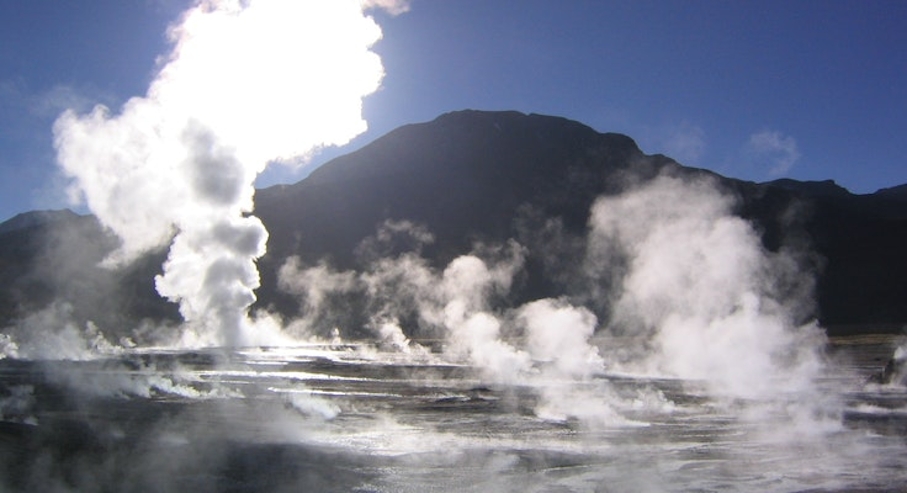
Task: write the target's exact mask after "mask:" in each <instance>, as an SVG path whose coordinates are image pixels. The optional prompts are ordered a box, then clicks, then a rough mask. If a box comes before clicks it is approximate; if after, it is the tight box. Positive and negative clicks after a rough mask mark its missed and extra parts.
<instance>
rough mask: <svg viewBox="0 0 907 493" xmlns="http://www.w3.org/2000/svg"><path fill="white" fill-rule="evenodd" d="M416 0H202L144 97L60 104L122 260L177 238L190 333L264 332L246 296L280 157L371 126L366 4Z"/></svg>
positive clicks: (178, 30) (174, 249) (67, 157)
mask: <svg viewBox="0 0 907 493" xmlns="http://www.w3.org/2000/svg"><path fill="white" fill-rule="evenodd" d="M374 6H379V7H384V8H387V9H388V10H390V11H392V12H401V11H403V10H405V3H400V2H380V3H379V4H375V3H374V2H364V3H359V2H355V1H345V2H343V1H334V0H318V1H306V2H298V1H295V0H270V1H264V0H252V1H248V2H241V1H239V0H204V1H199V2H198V4H197V5H196V6H195V7H193V8H191V9H190V10H188V11H187V12H185V13H184V14H183V16H182V18H181V20H180V21H179V23H178V24H176V25H174V26H172V27H171V28H170V30H169V35H170V39H171V41H172V44H173V48H172V51H171V52H170V53H169V54H168V55H167V56H166V57H164V58H162V61H161V68H160V70H159V71H158V73H157V76H156V78H155V79H154V81H153V82H152V83H151V85H150V87H149V89H148V92H147V94H146V95H145V96H144V97H135V98H132V99H130V100H129V101H127V102H126V103H125V104H124V105H123V107H122V109H121V110H120V111H119V112H118V113H116V114H113V113H111V111H110V110H109V109H108V108H106V107H104V106H97V107H95V108H94V110H93V111H91V112H90V113H89V114H87V115H79V114H76V113H75V112H74V111H71V110H70V111H67V112H65V113H63V114H62V115H61V116H60V117H59V118H58V120H57V122H56V123H55V126H54V133H55V145H56V148H57V152H58V161H59V163H60V166H61V167H62V169H63V170H64V172H65V173H66V174H67V175H68V176H70V177H72V179H73V188H72V192H73V195H74V197H76V198H84V200H85V201H86V203H87V205H88V206H89V207H90V209H91V210H92V211H93V212H94V213H95V214H96V215H97V217H98V218H99V219H100V221H101V222H102V223H103V224H104V225H105V226H107V227H109V228H110V229H112V230H113V231H114V232H115V233H116V234H117V235H118V236H119V237H120V238H121V239H122V245H121V248H120V249H119V250H118V251H117V253H116V254H114V255H113V256H112V257H111V258H109V259H108V263H110V264H112V265H117V264H120V263H123V262H127V261H129V260H131V259H134V258H135V257H137V256H138V255H139V254H141V253H143V252H146V251H148V250H150V249H152V248H155V247H159V246H161V245H165V244H167V243H168V242H170V241H171V240H172V244H171V247H170V252H169V258H168V260H167V262H166V264H165V266H164V273H163V275H161V276H159V277H158V279H157V289H158V292H159V293H160V294H161V295H163V296H166V297H167V298H169V299H171V300H173V301H176V302H179V304H180V311H181V313H182V315H183V317H184V318H185V320H186V322H187V326H188V327H187V329H191V330H187V331H186V337H185V339H184V341H183V342H184V343H186V344H192V345H197V344H226V345H247V344H252V343H255V342H259V341H260V340H261V337H260V336H259V335H256V333H255V331H253V330H252V328H251V325H252V324H251V322H250V321H249V318H248V316H247V310H248V307H249V306H250V305H251V304H252V303H253V302H254V300H255V295H254V290H255V289H256V288H257V287H258V285H259V277H258V271H257V268H256V265H255V261H256V259H257V258H259V257H260V256H261V255H263V254H264V252H265V244H266V241H267V237H268V235H267V231H266V230H265V228H264V226H263V225H262V223H261V221H259V220H258V219H257V218H256V217H254V216H251V215H249V214H250V213H251V212H252V210H253V195H254V187H253V184H254V181H255V178H256V176H257V175H258V174H259V173H260V172H261V171H263V169H264V168H265V167H266V166H267V165H268V163H269V162H275V161H277V162H285V163H294V162H298V161H300V160H305V159H306V158H307V157H308V156H310V155H311V153H312V152H314V151H316V150H317V149H318V148H320V147H322V146H328V145H339V144H344V143H346V142H348V141H349V140H350V139H351V138H353V137H354V136H355V135H357V134H359V133H361V132H362V131H364V130H365V128H366V122H365V121H363V119H362V117H361V109H362V108H361V107H362V98H363V97H364V96H366V95H368V94H370V93H372V92H374V91H375V90H376V89H377V88H378V87H379V84H380V82H381V79H382V76H383V69H382V66H381V61H380V59H379V58H378V56H377V55H376V54H375V53H373V52H372V51H370V47H371V46H372V45H373V44H374V43H375V42H376V41H377V40H378V39H379V38H380V37H381V31H380V28H379V27H378V25H377V24H376V23H375V22H374V20H373V19H372V18H371V17H368V16H366V15H365V14H364V13H363V9H365V8H370V7H374Z"/></svg>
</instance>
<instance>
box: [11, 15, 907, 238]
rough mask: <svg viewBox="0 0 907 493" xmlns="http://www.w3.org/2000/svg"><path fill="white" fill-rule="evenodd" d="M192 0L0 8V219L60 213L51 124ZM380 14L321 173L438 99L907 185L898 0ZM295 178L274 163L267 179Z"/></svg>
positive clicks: (846, 180) (140, 64) (762, 174)
mask: <svg viewBox="0 0 907 493" xmlns="http://www.w3.org/2000/svg"><path fill="white" fill-rule="evenodd" d="M188 5H189V2H188V1H186V0H90V1H82V2H64V1H61V0H0V220H3V219H6V218H8V217H11V216H13V215H15V214H16V213H18V212H23V211H26V210H31V209H44V208H60V207H66V206H67V198H66V194H65V191H64V190H65V181H64V180H63V179H62V178H61V177H60V175H59V172H58V171H57V167H56V165H55V155H54V149H53V146H52V131H51V127H52V124H53V121H54V119H55V118H56V116H57V115H58V114H59V113H60V112H62V111H63V110H64V109H66V108H75V109H77V110H79V111H86V110H88V109H90V108H91V107H92V106H93V105H94V104H96V103H103V104H106V105H107V106H109V107H111V108H113V109H114V110H116V108H118V107H119V105H120V104H122V103H123V102H124V101H125V100H127V99H128V98H129V97H132V96H142V95H144V93H145V90H146V89H147V86H148V83H149V82H150V81H151V80H152V79H153V77H154V75H155V60H156V59H157V58H158V57H159V56H161V55H163V54H165V53H166V52H167V49H168V45H167V42H166V37H165V34H164V33H165V30H166V27H167V25H168V24H169V23H171V22H172V21H173V20H175V19H176V17H177V16H178V14H179V12H180V11H181V10H183V9H184V8H185V7H187V6H188ZM375 16H376V19H377V20H378V23H379V24H380V26H381V27H382V29H383V33H384V36H383V39H382V40H381V41H380V42H379V43H378V44H377V45H376V46H375V51H376V52H377V53H379V54H380V55H381V57H382V61H383V63H384V67H385V71H386V76H385V78H384V80H383V84H382V88H381V89H380V90H379V91H378V92H377V93H375V94H373V95H371V96H368V97H367V98H366V100H365V102H364V116H365V118H366V120H367V121H368V122H369V127H370V129H369V130H368V131H367V132H366V133H364V134H362V135H361V136H360V137H358V138H357V139H355V140H354V141H353V142H352V143H351V144H349V145H348V146H346V147H344V148H341V149H332V150H327V151H325V152H323V153H322V154H321V155H320V156H318V157H316V158H315V159H314V161H313V163H312V165H313V166H317V165H318V164H320V163H323V162H324V161H325V160H326V159H328V158H330V157H331V156H335V155H337V154H339V153H342V152H348V151H350V150H353V149H356V148H358V147H361V146H362V145H364V144H365V143H367V142H369V141H371V140H373V139H375V138H377V137H379V136H380V135H382V134H384V133H386V132H388V131H390V130H392V129H393V128H395V127H397V126H400V125H403V124H406V123H413V122H419V121H426V120H430V119H433V118H434V117H436V116H437V115H439V114H441V113H444V112H447V111H452V110H458V109H464V108H475V109H488V110H497V109H515V110H519V111H523V112H527V113H528V112H535V113H545V114H553V115H560V116H565V117H568V118H572V119H575V120H579V121H582V122H583V123H586V124H588V125H590V126H592V127H593V128H595V129H597V130H599V131H603V132H604V131H614V132H622V133H625V134H627V135H630V136H631V137H633V138H634V139H636V141H637V142H638V143H639V145H640V147H641V148H642V149H643V150H644V151H645V152H648V153H657V152H661V153H665V154H668V155H670V156H672V157H675V158H676V159H678V160H679V161H680V162H682V163H684V164H687V165H691V166H697V167H703V168H708V169H711V170H714V171H717V172H719V173H721V174H724V175H726V176H731V177H736V178H743V179H748V180H754V181H767V180H772V179H775V178H780V177H790V178H795V179H801V180H821V179H834V180H836V181H837V182H838V183H839V184H841V185H843V186H845V187H847V188H848V189H850V190H851V191H853V192H856V193H868V192H873V191H875V190H876V189H878V188H882V187H888V186H893V185H898V184H902V183H907V138H905V136H907V2H902V1H821V2H818V1H817V2H807V1H797V2H790V1H783V2H781V1H778V2H772V1H753V2H726V1H697V2H679V1H677V2H674V1H657V2H654V1H653V2H646V1H632V2H631V1H623V2H606V1H595V0H588V1H581V0H565V1H558V2H554V1H551V0H548V1H536V0H520V1H504V0H500V1H489V0H450V1H442V0H412V2H411V4H410V9H409V11H408V12H406V13H404V14H401V15H398V16H390V15H388V14H384V13H376V14H375ZM318 70H323V68H319V67H313V69H312V71H313V76H316V77H317V75H318ZM306 172H307V169H296V170H294V169H290V168H287V167H282V166H272V167H270V168H269V169H268V171H266V172H265V174H264V175H263V176H262V177H260V179H259V185H262V186H265V185H270V184H274V183H289V182H295V181H298V180H299V179H301V178H302V177H303V176H304V175H305V173H306Z"/></svg>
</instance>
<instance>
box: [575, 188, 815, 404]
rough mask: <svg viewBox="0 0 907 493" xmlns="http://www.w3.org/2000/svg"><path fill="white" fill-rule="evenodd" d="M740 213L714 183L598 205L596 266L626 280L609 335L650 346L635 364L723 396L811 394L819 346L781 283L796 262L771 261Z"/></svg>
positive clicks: (644, 192)
mask: <svg viewBox="0 0 907 493" xmlns="http://www.w3.org/2000/svg"><path fill="white" fill-rule="evenodd" d="M733 204H734V202H733V199H732V198H731V197H730V196H728V195H726V194H723V193H721V192H719V191H718V190H717V188H716V187H715V185H714V183H712V182H711V181H710V180H706V179H703V180H699V181H693V182H687V181H684V180H681V179H679V178H673V177H669V176H662V177H659V178H657V179H655V180H653V181H652V182H650V183H648V184H646V185H645V186H642V187H640V188H638V189H636V190H634V191H630V192H627V193H625V194H622V195H620V196H616V197H610V198H601V199H599V200H598V201H597V202H596V204H595V205H594V207H593V211H592V219H591V222H592V236H591V238H590V245H591V247H590V252H591V253H590V259H592V261H591V262H590V265H594V266H595V267H596V269H599V270H600V272H601V273H607V272H609V267H610V268H611V269H610V270H611V271H617V272H619V274H618V277H620V280H619V281H618V282H616V283H614V284H616V285H617V288H618V294H617V295H616V296H615V300H616V301H615V303H614V308H613V314H612V320H611V330H612V331H615V332H619V333H621V334H624V335H633V336H636V337H637V338H638V339H637V340H640V341H642V342H643V344H637V346H638V349H639V350H640V351H639V352H638V353H637V354H632V355H630V356H629V358H627V359H631V358H632V359H633V360H635V361H634V363H635V364H637V365H639V363H640V362H644V364H648V365H649V368H647V370H648V371H652V370H654V371H658V372H666V373H668V374H672V375H675V376H679V377H682V378H687V379H703V380H705V381H707V382H709V383H710V384H711V385H712V387H713V390H715V391H718V392H721V393H725V394H730V395H734V396H744V397H761V396H768V395H777V394H778V393H779V391H782V390H788V391H798V390H800V389H804V388H810V385H809V383H810V382H811V381H812V380H813V379H814V378H815V377H817V376H818V375H819V370H820V369H821V362H820V359H819V358H818V355H817V349H818V348H819V347H820V343H821V337H820V336H821V334H820V331H819V330H818V329H817V327H815V326H814V325H813V324H807V325H803V326H799V325H798V323H799V321H798V320H797V317H796V315H797V314H799V313H801V312H802V311H801V310H800V306H799V303H801V302H803V300H799V299H785V298H784V297H783V295H784V293H782V292H781V290H780V286H779V283H778V280H779V279H783V278H785V277H790V276H791V273H790V272H787V270H788V269H791V268H795V267H796V262H794V261H791V260H790V259H789V258H786V257H785V255H786V253H785V252H783V251H782V252H779V253H771V252H768V251H766V250H765V249H764V248H763V247H762V244H761V242H760V240H759V237H758V235H757V234H756V232H755V231H754V230H753V228H752V226H750V224H749V223H747V222H746V221H744V220H742V219H740V218H739V217H736V216H734V215H733V214H732V206H733ZM643 366H644V365H643Z"/></svg>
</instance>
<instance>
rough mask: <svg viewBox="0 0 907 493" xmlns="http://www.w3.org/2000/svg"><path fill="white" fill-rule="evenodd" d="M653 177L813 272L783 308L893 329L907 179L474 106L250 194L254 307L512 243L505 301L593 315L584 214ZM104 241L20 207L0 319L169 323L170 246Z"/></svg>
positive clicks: (903, 256)
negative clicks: (255, 258)
mask: <svg viewBox="0 0 907 493" xmlns="http://www.w3.org/2000/svg"><path fill="white" fill-rule="evenodd" d="M658 176H671V177H674V178H677V179H680V180H688V181H701V180H711V182H712V183H714V185H715V186H716V187H717V188H718V189H719V190H721V192H722V193H723V194H725V195H726V196H727V197H729V203H730V204H731V207H732V212H733V213H734V214H736V215H738V216H739V217H742V218H744V219H746V220H748V221H750V222H751V224H752V225H753V228H754V230H755V231H756V232H757V234H758V235H759V236H760V237H761V241H762V245H763V247H764V248H765V249H766V250H767V251H768V252H787V253H789V255H788V256H787V257H786V258H789V259H793V260H792V261H795V262H796V263H797V264H798V268H799V270H800V271H802V272H805V273H807V274H808V275H811V276H813V277H814V278H815V281H816V283H815V286H812V285H809V283H808V282H806V283H804V282H803V281H802V280H800V281H796V282H794V281H791V280H790V279H786V280H785V279H781V280H777V281H771V282H778V283H786V282H790V283H794V284H797V286H796V287H793V286H789V287H782V291H783V290H784V289H791V290H794V289H796V290H800V291H802V290H809V291H812V292H813V293H814V295H813V298H814V299H815V300H816V301H817V303H816V305H815V306H813V307H811V309H809V310H806V311H804V312H802V313H799V314H798V316H799V317H802V318H803V319H804V320H802V321H806V319H808V318H818V319H819V321H820V323H821V324H822V325H823V326H824V327H826V328H827V330H828V331H829V333H830V334H833V335H834V334H848V333H866V332H880V331H894V330H900V328H901V326H902V324H905V323H907V185H902V186H899V187H894V188H890V189H885V190H880V191H878V192H876V193H874V194H870V195H854V194H851V193H849V192H848V191H847V190H846V189H844V188H842V187H840V186H838V185H836V184H835V183H834V182H832V181H824V182H799V181H795V180H788V179H784V180H777V181H774V182H768V183H759V184H757V183H752V182H746V181H740V180H735V179H732V178H726V177H722V176H720V175H717V174H714V173H712V172H709V171H706V170H702V169H694V168H687V167H684V166H682V165H680V164H678V163H677V162H675V161H674V160H672V159H671V158H669V157H666V156H662V155H646V154H644V153H643V152H642V151H641V150H640V149H639V148H638V147H637V145H636V143H635V142H634V141H633V140H632V139H630V138H629V137H626V136H624V135H619V134H613V133H599V132H597V131H595V130H593V129H592V128H590V127H588V126H585V125H583V124H581V123H577V122H574V121H570V120H567V119H564V118H558V117H551V116H542V115H535V114H530V115H525V114H522V113H517V112H483V111H471V110H467V111H459V112H454V113H448V114H445V115H442V116H440V117H438V118H437V119H435V120H433V121H431V122H427V123H420V124H413V125H406V126H403V127H401V128H398V129H396V130H394V131H392V132H390V133H388V134H387V135H385V136H383V137H381V138H379V139H377V140H375V141H374V142H372V143H371V144H369V145H367V146H365V147H363V148H362V149H360V150H358V151H355V152H352V153H350V154H347V155H344V156H341V157H338V158H336V159H334V160H332V161H330V162H328V163H327V164H325V165H323V166H322V167H320V168H319V169H317V170H316V171H315V172H313V173H312V174H311V175H310V176H309V177H307V178H306V179H304V180H302V181H300V182H298V183H296V184H293V185H280V186H275V187H270V188H267V189H263V190H259V191H258V193H257V195H256V210H255V215H257V216H259V217H260V218H261V219H262V221H263V222H264V223H265V225H266V226H267V228H268V230H269V231H270V239H269V242H268V253H267V254H266V255H265V256H264V257H263V258H262V259H261V260H260V262H259V268H260V270H261V279H262V286H261V288H260V289H259V290H258V296H259V300H258V303H257V304H256V305H255V308H266V309H270V310H273V311H277V312H279V313H281V314H282V315H283V316H284V317H285V318H286V319H291V318H293V317H297V316H299V315H300V314H301V313H303V312H304V311H305V310H307V309H309V310H311V309H313V308H312V306H313V299H312V298H311V297H312V296H315V295H314V294H312V293H309V294H308V296H309V297H310V298H309V299H308V301H306V299H305V298H304V296H303V297H301V291H300V290H299V289H296V290H295V292H293V293H290V292H289V291H293V290H292V289H287V286H286V284H287V283H286V282H283V283H282V282H280V280H279V273H280V271H281V268H282V267H284V266H285V265H286V264H287V260H288V259H289V258H291V257H293V260H292V262H293V265H294V266H297V267H298V268H303V267H316V266H321V267H322V268H323V270H325V271H330V272H334V273H337V274H338V276H339V275H340V274H341V273H343V272H349V271H353V272H361V271H363V270H365V269H367V268H368V265H370V264H371V263H374V262H376V261H379V259H380V258H384V257H390V258H394V257H397V258H399V257H400V256H402V255H414V256H418V258H421V259H423V260H424V262H425V263H426V265H428V266H431V267H433V268H435V269H443V268H444V266H445V265H447V264H448V262H450V261H451V260H452V259H454V258H456V257H457V256H460V255H463V254H467V253H470V252H480V253H479V254H481V255H489V256H494V255H502V253H501V251H502V249H505V248H513V245H514V242H515V243H516V244H518V245H519V247H520V248H522V250H521V251H522V252H523V253H522V264H521V267H520V269H519V273H518V274H517V275H516V277H515V278H514V282H513V285H512V286H510V289H509V290H508V292H506V293H502V294H501V300H500V302H501V303H502V304H504V303H506V304H508V305H511V306H516V305H518V304H520V303H523V302H525V301H527V300H531V299H536V298H542V297H568V298H571V299H580V300H582V301H583V302H584V304H585V305H586V306H588V307H589V308H590V309H592V310H593V311H595V312H596V315H597V316H598V318H599V320H600V321H601V322H602V323H607V321H608V317H609V312H608V306H607V303H606V302H605V300H600V302H596V301H595V300H589V299H583V298H584V297H586V298H589V297H592V296H597V297H602V298H609V297H611V298H613V295H612V294H609V293H608V289H609V288H614V286H608V285H604V286H602V285H599V286H595V287H590V285H589V282H588V281H582V279H583V277H584V276H583V269H585V268H587V267H588V265H587V263H586V262H585V261H584V259H585V258H586V257H587V253H588V252H587V241H586V237H587V235H588V233H589V219H590V211H591V208H592V206H593V204H594V203H595V201H596V199H597V198H598V197H600V196H603V195H606V196H615V195H617V194H620V193H622V192H624V191H626V190H632V189H634V188H635V187H639V186H641V185H643V184H645V183H647V182H650V181H651V180H654V179H656V177H658ZM658 205H659V206H660V207H670V206H671V204H658ZM115 246H116V240H115V239H114V238H112V237H110V236H109V235H108V234H106V233H105V232H104V231H103V228H102V227H101V226H100V225H99V224H98V223H97V221H96V220H95V219H94V218H93V217H90V216H78V215H76V214H73V213H71V212H69V211H58V212H30V213H25V214H22V215H19V216H17V217H15V218H13V219H10V220H9V221H7V222H5V223H2V224H0V327H6V326H8V325H9V324H12V323H14V322H15V321H19V322H21V321H22V320H23V319H25V318H26V317H27V316H29V314H33V313H36V312H37V311H39V310H41V309H45V308H47V307H56V308H55V309H56V310H57V312H60V315H61V316H65V317H70V318H71V319H72V320H73V321H75V322H76V323H84V322H85V321H87V320H91V321H93V322H94V323H95V324H96V325H97V326H98V327H101V328H104V329H105V330H113V331H116V330H124V331H125V330H126V328H134V327H137V326H139V325H140V324H141V322H142V321H143V320H145V321H154V322H160V321H175V320H178V319H179V314H178V311H177V309H176V307H175V305H173V304H170V303H168V302H166V301H164V300H162V299H161V298H160V297H159V296H158V295H157V293H156V292H155V290H154V276H155V275H156V274H158V273H159V272H160V266H161V263H162V262H163V260H164V259H165V258H166V253H167V252H166V251H165V250H161V251H158V252H153V253H151V254H148V255H146V256H145V257H143V258H142V259H140V260H139V261H137V262H135V263H134V264H131V265H129V266H125V267H119V268H107V267H100V266H99V265H98V264H99V262H100V261H101V260H102V259H103V258H104V256H105V254H106V253H107V252H110V251H111V250H112V249H113V248H115ZM482 252H484V253H482ZM350 275H351V274H350ZM337 278H339V277H335V279H337ZM808 278H809V277H807V279H808ZM312 282H315V281H312ZM614 289H616V288H614ZM591 293H594V294H591ZM318 301H319V303H332V304H334V306H335V309H334V310H333V311H331V312H330V313H329V314H326V315H324V316H323V317H321V319H319V320H315V321H313V322H312V323H313V330H314V331H316V332H319V333H324V334H329V333H330V331H331V330H333V329H334V328H335V327H340V328H343V329H344V330H345V331H346V333H347V334H348V335H351V336H355V335H363V336H364V335H365V333H363V332H360V331H361V330H363V329H362V327H363V326H364V325H365V323H366V318H365V317H366V315H365V312H367V311H368V310H369V309H370V307H369V306H368V303H369V302H368V300H365V299H363V298H362V297H359V296H357V295H356V294H355V293H350V292H347V293H344V292H342V290H340V291H337V292H335V293H334V294H331V295H326V296H322V297H320V298H318ZM318 309H319V310H322V309H323V307H319V308H318ZM325 313H328V312H327V311H326V312H325ZM401 322H402V324H403V325H405V324H406V321H405V320H403V321H401ZM108 328H109V329H108ZM117 328H119V329H117ZM124 334H125V332H124ZM416 335H417V334H416Z"/></svg>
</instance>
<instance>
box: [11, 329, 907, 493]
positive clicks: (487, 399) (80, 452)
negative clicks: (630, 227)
mask: <svg viewBox="0 0 907 493" xmlns="http://www.w3.org/2000/svg"><path fill="white" fill-rule="evenodd" d="M898 343H899V339H898V338H896V337H893V336H878V337H851V338H841V339H833V340H832V341H831V344H830V345H829V347H828V351H827V357H828V359H829V367H828V371H827V373H826V376H825V377H824V378H823V379H822V380H821V381H819V382H816V383H815V388H816V390H815V392H811V393H809V394H808V395H805V394H804V395H779V396H776V397H775V398H772V399H769V400H767V401H750V400H746V399H735V398H728V397H726V396H725V397H716V396H714V395H710V393H709V392H708V391H707V389H706V387H705V386H704V385H703V384H702V383H701V382H693V381H681V380H676V379H670V378H656V377H652V376H641V375H632V374H608V373H602V374H599V375H595V376H594V377H592V378H588V379H583V380H582V381H539V380H532V381H531V382H529V381H513V382H493V381H487V380H486V379H484V378H483V377H482V375H481V374H479V373H477V372H476V371H474V370H473V369H471V368H469V367H467V366H462V365H457V364H451V363H449V362H444V361H442V360H440V359H439V358H438V357H437V356H436V355H432V354H401V353H394V352H385V351H381V350H379V349H378V348H375V347H373V346H370V345H345V344H335V345H331V344H313V345H308V346H300V347H294V348H251V349H248V350H240V351H225V350H204V351H168V350H142V351H131V352H124V353H122V354H118V355H114V356H109V357H105V358H98V359H94V360H90V361H17V360H10V359H7V360H0V412H2V417H3V421H2V423H0V490H3V491H199V492H204V491H212V492H214V491H275V492H276V491H363V492H367V491H374V492H379V491H380V492H406V491H412V492H429V491H519V492H536V491H537V492H568V491H575V492H585V491H589V492H592V491H596V492H598V491H601V492H606V491H898V490H905V489H907V475H905V473H904V472H903V471H904V470H907V389H905V388H904V387H903V386H900V385H891V384H888V385H880V384H876V383H868V382H869V380H870V377H871V376H872V374H874V373H876V372H878V371H880V370H881V369H882V368H883V367H884V365H885V363H886V362H887V360H888V359H889V358H890V357H891V355H892V353H893V352H894V348H895V347H896V344H898Z"/></svg>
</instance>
